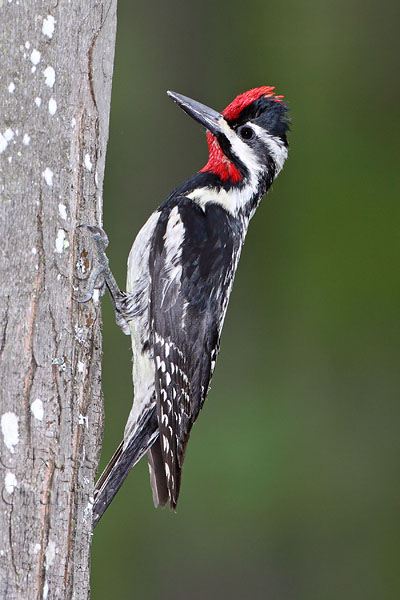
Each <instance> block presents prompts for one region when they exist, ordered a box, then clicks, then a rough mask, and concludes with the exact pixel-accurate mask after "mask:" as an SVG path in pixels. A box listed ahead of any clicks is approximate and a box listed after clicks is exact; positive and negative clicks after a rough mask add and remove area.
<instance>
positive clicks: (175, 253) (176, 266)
mask: <svg viewBox="0 0 400 600" xmlns="http://www.w3.org/2000/svg"><path fill="white" fill-rule="evenodd" d="M184 239H185V227H184V225H183V221H182V219H181V216H180V214H179V209H178V207H177V206H174V208H173V209H172V210H171V212H170V215H169V218H168V223H167V228H166V230H165V234H164V242H165V244H164V247H165V273H166V275H167V277H168V279H167V280H166V281H165V284H164V289H163V292H162V304H163V303H164V300H165V296H166V294H167V292H168V290H169V288H170V286H171V285H172V284H173V283H179V281H180V279H181V277H182V244H183V242H184Z"/></svg>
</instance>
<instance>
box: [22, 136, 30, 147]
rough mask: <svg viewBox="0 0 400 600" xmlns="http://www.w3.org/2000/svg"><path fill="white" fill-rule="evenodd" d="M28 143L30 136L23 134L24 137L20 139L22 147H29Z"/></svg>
mask: <svg viewBox="0 0 400 600" xmlns="http://www.w3.org/2000/svg"><path fill="white" fill-rule="evenodd" d="M30 141H31V138H30V136H29V135H28V134H27V133H24V137H23V138H22V143H23V144H24V146H29V142H30Z"/></svg>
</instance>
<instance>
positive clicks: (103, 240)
mask: <svg viewBox="0 0 400 600" xmlns="http://www.w3.org/2000/svg"><path fill="white" fill-rule="evenodd" d="M78 227H85V228H86V229H88V230H89V232H90V233H91V234H92V237H93V240H94V241H95V243H96V246H97V258H98V262H99V265H98V267H97V268H96V269H95V270H94V271H92V273H91V274H90V277H89V280H88V284H87V292H86V294H85V295H84V296H82V297H80V298H78V297H77V296H74V300H75V302H79V303H80V304H83V303H85V302H89V300H91V299H92V298H93V293H94V290H95V288H100V290H101V295H103V294H104V291H105V280H104V277H103V280H102V281H101V283H100V285H96V283H97V281H98V279H99V277H100V276H101V275H103V273H105V271H106V270H107V269H108V258H107V256H106V255H105V253H104V252H105V249H106V248H107V246H108V237H107V234H106V232H105V231H104V229H102V228H101V227H98V226H97V225H87V224H86V223H82V224H81V225H78Z"/></svg>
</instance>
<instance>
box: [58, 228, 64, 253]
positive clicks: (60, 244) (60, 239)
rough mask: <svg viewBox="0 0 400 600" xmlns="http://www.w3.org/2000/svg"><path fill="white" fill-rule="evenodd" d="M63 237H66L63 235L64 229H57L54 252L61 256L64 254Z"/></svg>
mask: <svg viewBox="0 0 400 600" xmlns="http://www.w3.org/2000/svg"><path fill="white" fill-rule="evenodd" d="M65 236H66V233H65V231H64V229H59V230H58V231H57V237H56V252H58V254H62V253H63V252H64V241H65Z"/></svg>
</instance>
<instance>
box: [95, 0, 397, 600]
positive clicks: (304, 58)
mask: <svg viewBox="0 0 400 600" xmlns="http://www.w3.org/2000/svg"><path fill="white" fill-rule="evenodd" d="M398 6H399V4H398V2H397V1H396V2H380V3H378V2H369V1H368V0H367V1H364V2H361V0H358V1H353V2H352V1H344V0H339V1H336V2H327V1H323V2H317V1H316V0H310V1H304V2H295V1H293V0H287V1H286V2H282V1H281V2H277V1H265V0H264V1H258V0H249V1H247V2H239V1H238V0H233V1H231V2H229V3H225V2H210V1H209V0H205V1H203V2H198V3H184V2H177V1H175V0H173V1H170V2H161V1H158V2H130V1H128V0H120V1H119V20H118V35H117V48H116V57H115V76H114V85H113V97H112V109H111V131H110V143H109V148H108V157H107V168H106V180H105V190H104V226H105V229H106V230H107V232H108V235H109V237H110V247H109V253H108V254H109V257H110V261H111V266H112V268H113V271H114V274H115V275H116V277H117V279H118V281H119V282H120V284H121V287H124V285H125V283H124V282H125V276H126V258H127V255H128V252H129V249H130V246H131V244H132V241H133V239H134V238H135V236H136V234H137V232H138V230H139V229H140V227H141V226H142V224H143V223H144V222H145V220H146V219H147V217H148V216H149V215H150V213H151V212H152V211H153V210H154V209H155V208H156V207H157V206H158V205H159V204H160V203H161V202H162V201H163V199H164V198H165V197H166V196H167V195H168V193H169V192H170V191H171V190H172V189H173V188H174V187H175V186H176V185H177V184H179V183H180V182H181V181H183V180H184V179H186V178H187V177H188V176H190V175H191V174H193V173H194V172H195V171H197V170H198V169H199V168H201V167H202V166H203V165H204V164H205V162H206V158H207V149H206V141H205V136H204V134H203V132H202V131H201V129H200V128H199V126H198V125H196V124H195V123H194V122H193V121H192V120H191V119H189V118H188V117H187V116H186V115H185V114H184V113H182V111H180V110H179V109H178V108H177V107H176V106H175V105H174V104H173V103H172V102H171V100H170V99H168V97H167V96H166V94H165V91H166V90H167V89H172V90H174V91H177V92H181V93H183V94H185V95H188V96H191V97H193V98H195V99H197V100H199V101H201V102H204V103H206V104H208V105H210V106H212V107H213V108H215V109H219V110H221V109H223V108H224V106H225V105H226V104H227V103H228V102H230V101H231V100H232V99H233V98H234V97H235V95H236V94H238V93H239V92H243V91H245V90H246V89H248V88H250V87H255V86H260V85H275V86H276V88H277V92H278V93H281V94H284V95H285V97H286V99H287V101H288V103H289V105H290V108H291V113H292V133H291V136H290V155H289V160H288V162H287V163H286V166H285V168H284V170H283V172H282V174H281V175H280V176H279V178H278V180H277V181H276V183H275V184H274V186H273V190H271V192H270V194H269V195H268V197H267V198H265V199H264V201H263V203H262V205H261V207H260V209H259V210H258V212H257V214H256V216H255V218H254V220H253V221H252V223H251V227H250V231H249V235H248V238H247V241H246V245H245V248H244V252H243V255H242V258H241V262H240V265H239V270H238V274H237V279H236V282H235V285H234V288H233V294H232V298H231V303H230V307H229V310H228V315H227V319H226V322H225V327H224V333H223V337H222V349H221V354H220V358H219V361H218V366H217V369H216V374H215V377H214V380H213V386H212V390H211V392H210V394H209V397H208V401H207V402H206V404H205V407H204V410H203V412H202V414H201V415H200V417H199V420H198V422H197V424H196V426H195V428H194V430H193V434H192V436H191V440H190V444H189V448H188V453H187V458H186V462H185V468H184V474H183V485H182V493H181V497H180V504H179V506H178V512H177V514H174V513H172V512H170V511H169V510H168V509H166V510H160V509H159V510H155V509H154V508H153V504H152V499H151V492H150V485H149V477H148V470H147V464H146V461H142V462H141V463H140V464H139V465H138V466H137V467H136V468H135V469H134V471H132V473H131V474H130V476H129V478H128V480H127V481H126V483H125V484H124V486H123V488H122V489H121V491H120V493H119V494H118V495H117V497H116V498H115V500H114V502H113V503H112V505H111V507H110V508H109V510H108V511H107V513H106V514H105V516H104V517H103V519H102V521H101V522H100V524H99V526H98V528H97V529H96V532H95V536H94V544H93V561H92V597H93V599H94V600H103V599H109V598H116V599H118V600H130V599H133V598H141V599H143V600H156V599H159V598H160V599H161V598H162V599H163V600H169V599H171V600H182V599H186V598H189V599H203V598H210V599H214V598H215V599H217V598H218V599H219V598H226V597H229V598H234V599H236V598H237V599H239V598H240V599H242V598H267V599H268V600H269V599H273V600H278V599H279V600H292V599H293V600H303V599H304V600H314V599H315V600H331V599H335V600H337V599H340V600H342V599H352V600H357V599H363V600H369V599H371V600H372V599H374V600H376V599H379V600H382V599H385V600H386V599H396V600H397V599H398V598H400V566H399V562H400V561H399V558H400V541H399V534H400V527H399V512H400V485H399V481H400V477H399V475H400V472H399V471H400V470H399V465H400V461H399V451H400V406H399V384H400V374H399V333H400V331H399V322H400V308H399V305H400V302H399V301H400V289H399V283H398V274H399V267H398V256H399V246H400V230H399V217H400V214H399V213H400V210H399V197H400V194H399V191H400V190H399V187H400V185H399V167H398V159H399V152H398V144H399V133H400V128H399V110H398V108H399V87H400V83H399V70H398V62H399V48H398V37H399V18H398V17H399V9H398ZM103 310H104V361H103V366H104V394H105V412H106V420H105V435H104V447H103V455H102V465H101V466H104V465H105V463H106V462H107V460H108V458H109V457H110V456H111V454H112V452H113V450H114V449H115V447H116V446H117V444H118V443H119V441H120V439H121V437H122V432H123V428H124V425H125V421H126V418H127V415H128V412H129V409H130V405H131V401H132V383H131V351H130V344H129V338H128V337H125V336H123V335H122V333H121V332H120V330H119V329H118V328H117V327H116V326H115V323H114V317H113V314H112V310H111V307H110V302H109V300H108V299H107V298H105V299H104V300H103Z"/></svg>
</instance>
